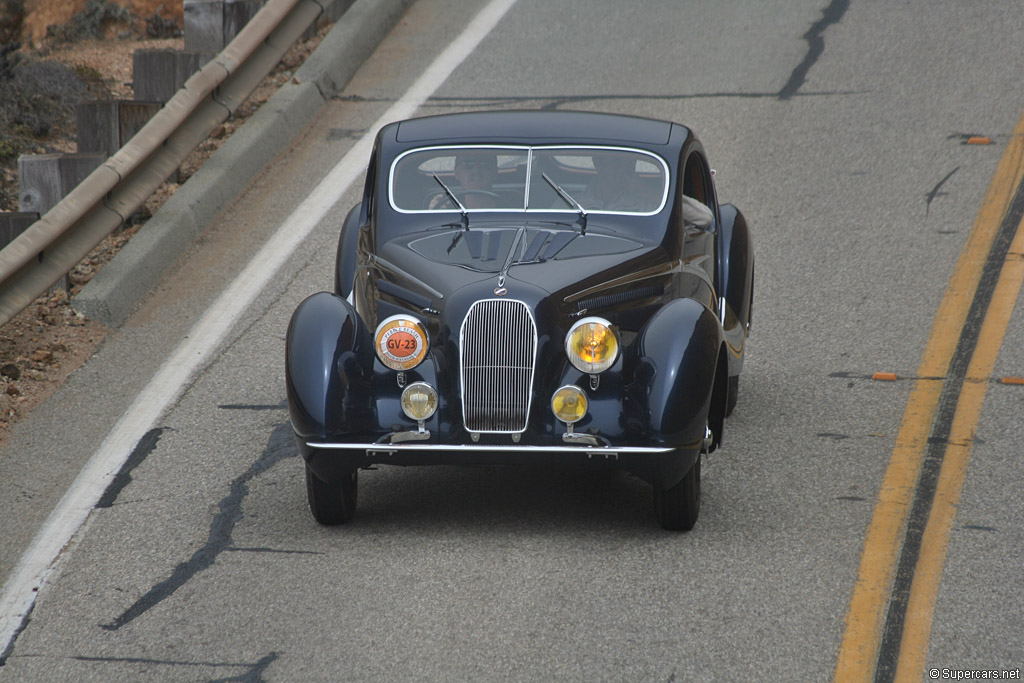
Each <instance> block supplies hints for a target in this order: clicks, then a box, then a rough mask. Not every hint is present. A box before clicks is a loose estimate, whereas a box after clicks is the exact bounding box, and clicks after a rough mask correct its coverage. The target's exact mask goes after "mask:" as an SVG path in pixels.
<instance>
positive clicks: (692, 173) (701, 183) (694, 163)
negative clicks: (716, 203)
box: [683, 154, 708, 204]
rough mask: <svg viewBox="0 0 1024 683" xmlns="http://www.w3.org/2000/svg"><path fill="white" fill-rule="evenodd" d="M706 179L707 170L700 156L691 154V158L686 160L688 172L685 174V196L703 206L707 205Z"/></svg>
mask: <svg viewBox="0 0 1024 683" xmlns="http://www.w3.org/2000/svg"><path fill="white" fill-rule="evenodd" d="M706 177H707V175H706V170H705V168H704V163H703V162H702V161H701V158H700V156H699V155H697V154H691V155H690V158H689V159H687V160H686V170H685V171H684V172H683V194H685V195H686V196H688V197H693V198H694V199H696V200H697V201H698V202H700V203H701V204H707V203H708V192H707V186H706V182H705V178H706Z"/></svg>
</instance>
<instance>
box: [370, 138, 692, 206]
mask: <svg viewBox="0 0 1024 683" xmlns="http://www.w3.org/2000/svg"><path fill="white" fill-rule="evenodd" d="M459 149H498V150H517V151H524V152H526V168H527V176H526V185H525V186H524V198H523V207H522V208H501V209H473V211H474V212H480V213H528V214H529V213H570V214H574V215H575V214H577V211H576V210H575V209H568V208H567V209H554V208H544V209H530V208H527V207H529V205H530V204H529V201H528V200H529V195H530V175H529V173H530V172H531V171H532V168H533V153H534V151H536V150H562V149H570V150H571V149H597V150H610V151H622V152H633V153H636V154H642V155H644V156H648V157H651V158H652V159H654V160H655V161H657V163H658V164H659V165H660V166H661V168H662V171H663V172H664V173H665V184H664V187H663V188H662V192H661V203H660V204H659V205H658V208H657V210H655V211H605V210H603V209H588V210H587V213H588V214H608V215H614V216H656V215H658V214H659V213H661V212H662V211H663V210H664V209H665V206H666V204H667V203H668V193H669V189H670V188H671V186H672V182H673V179H672V177H671V173H670V172H669V170H670V169H669V166H668V162H667V161H665V159H663V158H662V157H661V156H659V155H658V154H655V153H654V152H652V151H650V150H646V149H641V148H639V147H624V146H621V145H594V144H582V145H568V144H557V145H543V144H541V145H513V144H503V143H495V144H478V145H430V146H427V147H416V148H414V149H409V150H406V151H404V152H402V153H401V154H399V155H398V156H397V157H395V160H394V161H392V162H391V168H390V169H389V170H388V191H387V195H388V204H389V205H390V206H391V209H392V210H393V211H396V212H398V213H403V214H431V213H451V212H452V211H458V209H402V208H399V207H398V205H397V204H395V196H394V195H395V169H396V168H397V167H398V163H399V162H400V161H401V160H402V159H404V158H405V157H406V156H408V155H410V154H416V153H418V152H431V151H434V150H459Z"/></svg>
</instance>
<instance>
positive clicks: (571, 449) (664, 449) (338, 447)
mask: <svg viewBox="0 0 1024 683" xmlns="http://www.w3.org/2000/svg"><path fill="white" fill-rule="evenodd" d="M306 445H307V446H309V447H310V448H319V449H323V450H332V451H367V452H374V453H376V452H381V451H384V452H388V451H484V452H490V453H501V452H516V453H518V452H524V453H626V454H644V453H647V454H652V455H653V454H658V453H670V452H671V451H674V450H675V447H674V446H524V445H522V444H520V445H513V446H489V445H485V444H479V443H474V444H452V445H444V444H435V443H425V444H420V443H397V444H386V443H320V442H316V441H307V442H306Z"/></svg>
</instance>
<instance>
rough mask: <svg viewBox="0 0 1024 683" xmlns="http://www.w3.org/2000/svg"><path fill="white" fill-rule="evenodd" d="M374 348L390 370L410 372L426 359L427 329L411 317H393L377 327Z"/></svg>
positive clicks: (427, 346)
mask: <svg viewBox="0 0 1024 683" xmlns="http://www.w3.org/2000/svg"><path fill="white" fill-rule="evenodd" d="M374 347H375V348H376V350H377V358H379V359H380V362H381V363H383V364H384V365H386V366H388V367H389V368H391V369H392V370H412V369H413V368H414V367H416V366H417V365H419V364H420V363H422V362H423V359H424V358H426V357H427V349H428V348H429V343H428V342H427V328H426V327H424V326H423V323H421V322H420V321H419V320H416V319H415V318H413V317H411V316H407V315H393V316H391V317H390V318H388V319H386V320H384V321H382V322H381V323H380V325H377V333H376V334H375V335H374Z"/></svg>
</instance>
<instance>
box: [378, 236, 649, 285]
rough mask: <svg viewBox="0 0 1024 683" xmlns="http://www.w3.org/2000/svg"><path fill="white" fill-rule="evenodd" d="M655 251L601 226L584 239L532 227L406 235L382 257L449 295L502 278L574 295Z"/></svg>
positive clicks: (384, 248) (388, 246) (384, 249)
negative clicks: (595, 278)
mask: <svg viewBox="0 0 1024 683" xmlns="http://www.w3.org/2000/svg"><path fill="white" fill-rule="evenodd" d="M654 250H660V247H658V246H657V245H650V244H644V243H643V242H641V241H639V240H637V239H634V238H631V237H629V236H623V235H621V234H615V233H612V232H610V231H608V230H604V229H601V228H600V227H597V228H594V227H590V228H588V230H587V232H586V234H582V233H581V232H580V230H579V229H578V228H576V227H573V226H562V225H551V224H531V223H526V224H518V225H516V224H507V225H506V224H503V225H484V226H480V227H476V226H474V227H472V228H470V229H469V230H462V229H453V228H451V227H449V228H446V229H442V230H436V231H426V232H420V233H416V234H412V235H403V236H401V237H399V238H396V239H394V240H391V241H390V242H388V243H386V244H384V245H381V247H380V249H379V252H378V253H379V255H380V258H381V259H384V260H385V261H386V262H387V263H388V264H390V265H392V266H393V267H394V268H393V270H395V271H397V272H399V273H406V274H407V275H409V276H411V277H412V278H413V279H415V280H418V281H420V282H421V283H423V284H426V285H428V286H429V288H431V289H433V290H435V291H436V292H437V293H439V294H441V295H442V296H445V295H447V294H449V293H450V292H452V291H455V290H457V289H460V288H461V287H463V286H465V285H468V284H470V283H474V282H480V281H482V280H486V281H489V282H494V283H497V282H498V280H499V279H501V280H502V281H505V280H520V281H523V282H528V283H530V284H531V285H534V286H538V287H540V288H542V289H544V290H546V291H548V292H556V291H564V290H570V291H572V290H573V289H574V288H575V286H576V285H578V284H580V283H582V282H583V281H584V280H589V279H591V278H592V277H593V276H595V275H599V274H600V273H603V272H605V271H608V270H610V269H613V268H617V267H621V264H622V263H623V262H624V261H632V260H634V259H636V258H642V257H643V256H644V255H645V254H647V253H649V252H651V251H654ZM503 276H504V277H503ZM490 286H491V287H494V286H495V285H490Z"/></svg>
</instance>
